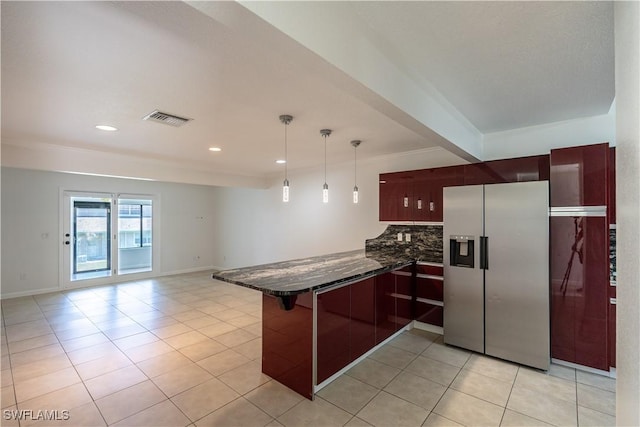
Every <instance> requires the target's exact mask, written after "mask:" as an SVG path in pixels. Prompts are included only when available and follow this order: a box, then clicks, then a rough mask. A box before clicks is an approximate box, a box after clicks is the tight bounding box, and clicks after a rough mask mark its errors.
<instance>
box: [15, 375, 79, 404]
mask: <svg viewBox="0 0 640 427" xmlns="http://www.w3.org/2000/svg"><path fill="white" fill-rule="evenodd" d="M79 382H80V377H79V376H78V374H77V373H76V371H75V369H73V368H66V369H62V370H59V371H56V372H52V373H48V374H46V375H41V376H39V377H34V378H30V379H28V380H24V381H20V382H15V384H14V387H15V390H16V400H17V402H18V404H20V403H21V402H24V401H25V400H29V399H33V398H34V397H37V396H42V395H43V394H47V393H50V392H52V391H55V390H59V389H61V388H65V387H67V386H70V385H73V384H76V383H79Z"/></svg>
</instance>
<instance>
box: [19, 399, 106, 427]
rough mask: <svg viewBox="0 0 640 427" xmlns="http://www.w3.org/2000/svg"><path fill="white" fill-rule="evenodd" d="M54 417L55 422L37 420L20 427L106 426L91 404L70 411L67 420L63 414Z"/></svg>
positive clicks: (98, 412) (96, 409) (94, 406)
mask: <svg viewBox="0 0 640 427" xmlns="http://www.w3.org/2000/svg"><path fill="white" fill-rule="evenodd" d="M56 416H57V419H56V420H55V421H48V420H39V421H36V422H34V423H33V424H30V423H29V424H22V426H23V427H24V426H34V427H36V426H42V427H45V426H46V427H69V425H71V423H73V425H74V426H82V427H103V426H106V425H107V424H106V423H105V421H104V418H102V415H101V414H100V411H98V408H97V407H96V405H95V404H94V403H93V402H88V403H85V404H84V405H82V406H78V407H76V408H73V409H70V410H69V412H68V414H67V416H68V418H65V414H64V413H63V412H59V413H57V414H56Z"/></svg>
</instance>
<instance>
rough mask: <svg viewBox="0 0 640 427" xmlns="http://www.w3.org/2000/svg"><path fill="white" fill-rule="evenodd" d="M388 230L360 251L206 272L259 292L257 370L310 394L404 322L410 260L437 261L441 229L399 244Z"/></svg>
mask: <svg viewBox="0 0 640 427" xmlns="http://www.w3.org/2000/svg"><path fill="white" fill-rule="evenodd" d="M436 231H437V230H436ZM390 235H391V232H389V231H387V232H385V233H383V235H381V236H380V237H379V238H377V239H373V240H369V241H367V245H366V248H367V249H366V250H355V251H349V252H341V253H335V254H330V255H324V256H317V257H312V258H305V259H298V260H292V261H285V262H277V263H272V264H265V265H259V266H255V267H246V268H240V269H233V270H226V271H222V272H218V273H214V274H213V276H212V277H213V279H217V280H222V281H225V282H228V283H233V284H236V285H240V286H245V287H249V288H252V289H256V290H258V291H260V292H262V293H263V297H262V372H264V373H265V374H267V375H269V376H270V377H272V378H274V379H276V380H277V381H279V382H280V383H282V384H284V385H286V386H287V387H289V388H291V389H292V390H294V391H296V392H298V393H299V394H301V395H303V396H305V397H307V398H308V399H313V396H314V393H315V392H316V391H318V390H319V389H320V388H322V387H323V386H324V385H326V384H327V383H328V382H330V381H331V380H332V379H333V378H332V377H335V376H337V375H339V373H340V372H341V370H343V369H344V368H345V367H347V366H349V365H350V364H352V363H354V362H355V361H357V360H358V359H359V358H360V357H362V356H363V355H365V354H367V353H368V352H370V351H371V350H372V349H374V348H375V347H376V346H378V345H380V344H381V343H383V342H385V341H386V340H388V339H389V338H390V337H392V336H393V335H395V334H396V333H398V332H400V331H402V330H404V329H406V328H407V327H408V325H409V324H410V323H411V320H412V318H413V308H412V307H413V306H412V300H411V297H406V296H405V295H412V294H414V293H415V292H414V289H413V286H414V283H415V281H414V278H415V268H414V266H415V263H416V262H417V261H435V262H436V263H437V262H441V259H442V252H441V242H442V240H441V229H440V238H439V239H438V238H435V239H420V238H419V237H420V236H419V234H418V235H416V238H415V239H414V240H413V243H411V244H403V245H399V243H404V242H397V240H396V238H395V236H396V233H395V231H393V240H392V239H391V238H390ZM421 242H422V243H421ZM424 242H427V243H426V246H427V247H431V249H432V250H428V248H426V247H425V243H424ZM416 249H417V250H416ZM434 257H435V259H434ZM398 295H402V297H400V298H398Z"/></svg>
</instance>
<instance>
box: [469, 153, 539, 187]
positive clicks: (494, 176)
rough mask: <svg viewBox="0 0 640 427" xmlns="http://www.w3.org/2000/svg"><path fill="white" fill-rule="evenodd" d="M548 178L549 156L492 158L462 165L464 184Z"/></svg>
mask: <svg viewBox="0 0 640 427" xmlns="http://www.w3.org/2000/svg"><path fill="white" fill-rule="evenodd" d="M547 179H549V156H548V155H540V156H529V157H518V158H515V159H503V160H492V161H490V162H484V163H473V164H470V165H465V167H464V184H465V185H478V184H499V183H503V182H526V181H544V180H547Z"/></svg>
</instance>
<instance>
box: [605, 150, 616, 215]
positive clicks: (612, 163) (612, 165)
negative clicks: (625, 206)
mask: <svg viewBox="0 0 640 427" xmlns="http://www.w3.org/2000/svg"><path fill="white" fill-rule="evenodd" d="M607 211H608V212H609V224H615V223H616V147H611V148H610V149H609V205H608V209H607Z"/></svg>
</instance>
